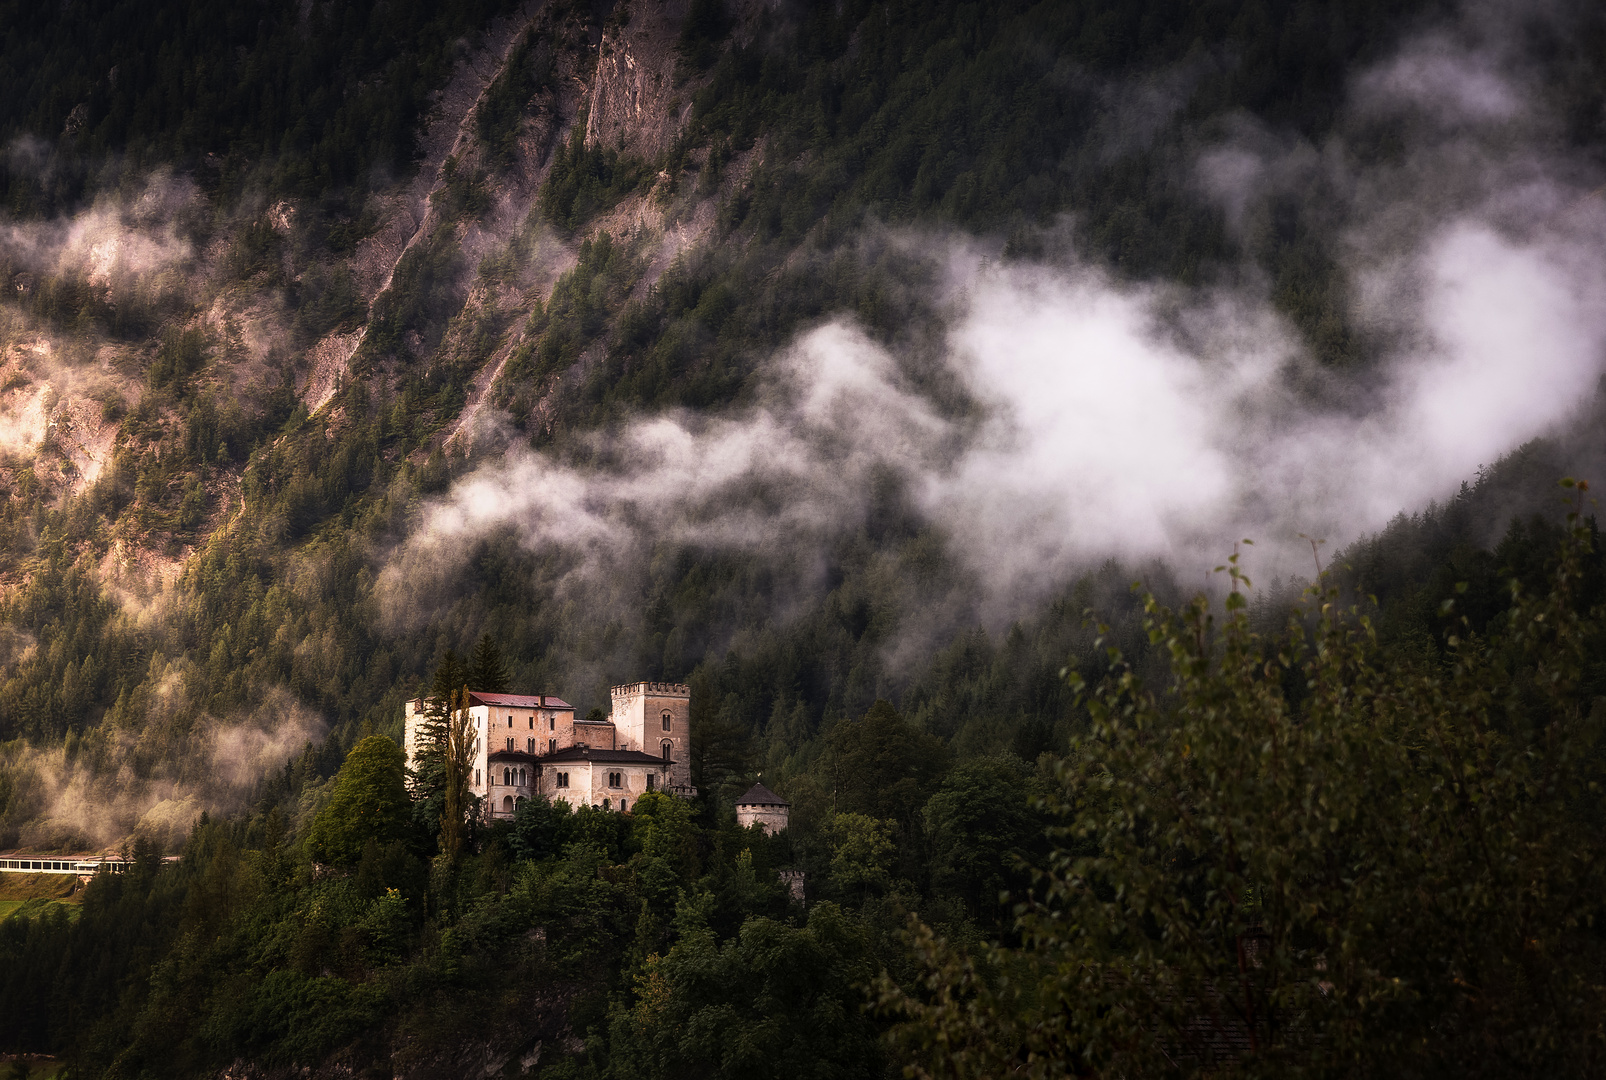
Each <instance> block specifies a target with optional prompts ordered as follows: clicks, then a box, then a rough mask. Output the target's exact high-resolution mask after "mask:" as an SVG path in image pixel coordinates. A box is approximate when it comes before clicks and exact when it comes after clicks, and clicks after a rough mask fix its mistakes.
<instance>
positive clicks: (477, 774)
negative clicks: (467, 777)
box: [474, 769, 480, 787]
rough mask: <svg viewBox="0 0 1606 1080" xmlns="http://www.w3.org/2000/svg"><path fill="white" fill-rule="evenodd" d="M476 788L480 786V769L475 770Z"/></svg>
mask: <svg viewBox="0 0 1606 1080" xmlns="http://www.w3.org/2000/svg"><path fill="white" fill-rule="evenodd" d="M474 786H475V787H479V786H480V771H479V770H478V769H475V770H474Z"/></svg>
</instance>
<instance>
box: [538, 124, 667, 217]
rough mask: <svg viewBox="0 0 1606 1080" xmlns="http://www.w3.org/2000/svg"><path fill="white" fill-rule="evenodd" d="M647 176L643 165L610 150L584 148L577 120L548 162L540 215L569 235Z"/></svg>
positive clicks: (582, 128) (582, 126)
mask: <svg viewBox="0 0 1606 1080" xmlns="http://www.w3.org/2000/svg"><path fill="white" fill-rule="evenodd" d="M651 175H652V170H651V169H650V168H649V167H648V166H647V164H646V162H643V161H640V160H638V159H634V158H630V157H627V156H625V155H623V154H620V153H619V151H617V150H615V149H613V148H612V147H606V146H599V145H596V144H592V145H590V146H587V145H586V141H585V123H584V121H583V120H581V121H580V122H577V123H576V124H575V126H574V134H573V135H572V136H571V137H570V138H569V140H568V142H566V143H564V144H563V145H562V146H560V147H559V148H558V152H557V154H556V155H555V156H554V157H553V159H552V169H551V171H550V172H549V173H548V174H547V180H546V183H545V184H543V185H542V186H541V213H542V214H544V215H545V216H546V219H547V220H548V221H550V222H551V223H552V224H553V225H555V226H557V227H558V228H559V229H562V230H564V231H566V232H572V231H574V230H575V229H577V228H579V227H580V226H581V225H582V224H584V223H585V222H587V221H589V220H590V219H591V218H592V217H593V216H595V215H597V214H599V213H602V212H604V211H607V210H610V209H612V208H613V207H614V205H616V204H617V203H618V202H619V200H620V199H622V198H624V197H625V196H626V195H628V194H629V193H630V192H632V191H634V190H635V189H636V188H637V187H638V186H639V185H640V184H641V183H642V181H643V180H645V179H646V178H647V177H649V176H651Z"/></svg>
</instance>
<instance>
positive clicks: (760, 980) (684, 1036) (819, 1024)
mask: <svg viewBox="0 0 1606 1080" xmlns="http://www.w3.org/2000/svg"><path fill="white" fill-rule="evenodd" d="M866 944H867V943H866V941H865V939H864V936H863V932H862V930H860V929H859V928H858V927H856V926H855V924H854V922H853V920H852V919H850V918H847V917H845V916H844V915H843V913H842V912H840V911H839V910H838V909H837V908H836V906H835V905H833V904H828V903H827V904H820V905H818V906H816V907H815V908H814V909H813V910H812V911H811V912H810V913H809V919H808V923H807V924H806V925H804V926H801V927H793V926H787V925H785V924H782V923H777V922H774V921H772V920H769V919H750V920H749V921H748V922H747V923H746V924H744V925H743V927H742V930H741V933H740V934H739V935H738V936H737V937H736V938H735V939H734V940H731V941H728V942H725V943H724V944H723V945H722V944H721V943H720V942H719V941H718V940H717V939H716V938H715V936H714V935H713V934H712V933H711V932H709V931H708V930H707V929H700V930H697V929H694V930H691V931H690V932H688V933H686V934H684V935H683V936H682V937H681V939H680V941H678V942H677V943H676V944H675V946H674V947H673V948H671V949H670V950H669V952H668V953H667V954H665V955H663V956H661V957H659V956H653V957H650V958H649V959H648V960H647V962H646V964H645V965H644V967H643V970H642V972H641V974H640V975H638V976H637V977H636V980H635V987H634V994H633V996H634V998H635V1004H634V1006H633V1007H631V1008H628V1009H625V1008H621V1007H618V1006H616V1007H615V1010H614V1013H613V1018H612V1024H611V1026H610V1035H611V1043H612V1048H611V1049H612V1055H613V1065H614V1068H615V1070H616V1075H621V1076H639V1077H676V1076H687V1075H692V1074H694V1073H695V1074H700V1075H707V1076H714V1077H720V1078H727V1077H728V1078H731V1080H735V1078H740V1077H751V1076H764V1075H782V1076H817V1077H828V1078H839V1077H840V1078H846V1077H874V1076H881V1075H883V1068H884V1067H883V1065H882V1062H881V1057H880V1054H879V1052H878V1048H877V1046H876V1044H875V1039H874V1035H875V1032H874V1028H873V1026H872V1025H871V1024H870V1022H869V1021H868V1020H867V1019H866V1018H865V1017H864V1015H863V1014H862V1012H861V1010H860V1009H859V1008H858V1007H857V1003H856V1002H855V1001H853V999H852V997H851V996H850V994H849V993H848V988H849V987H851V986H853V985H854V984H855V983H857V982H859V981H862V980H864V979H866V978H868V977H869V976H870V974H871V969H870V967H869V966H868V965H867V964H866V962H865V959H866V958H865V952H866Z"/></svg>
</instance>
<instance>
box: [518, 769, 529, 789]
mask: <svg viewBox="0 0 1606 1080" xmlns="http://www.w3.org/2000/svg"><path fill="white" fill-rule="evenodd" d="M529 786H530V780H529V773H527V772H526V771H525V770H523V769H520V770H519V787H529Z"/></svg>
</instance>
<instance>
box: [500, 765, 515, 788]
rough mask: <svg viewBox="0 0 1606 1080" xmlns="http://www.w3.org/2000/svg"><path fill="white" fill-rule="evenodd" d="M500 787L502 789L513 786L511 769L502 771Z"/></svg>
mask: <svg viewBox="0 0 1606 1080" xmlns="http://www.w3.org/2000/svg"><path fill="white" fill-rule="evenodd" d="M502 786H503V787H512V786H513V770H512V769H503V770H502Z"/></svg>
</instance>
